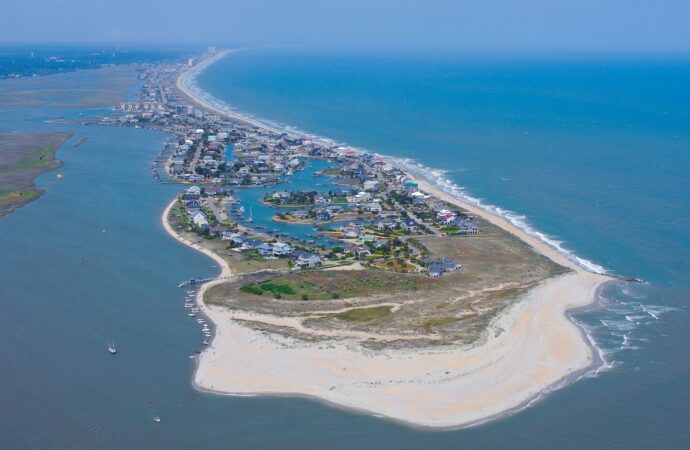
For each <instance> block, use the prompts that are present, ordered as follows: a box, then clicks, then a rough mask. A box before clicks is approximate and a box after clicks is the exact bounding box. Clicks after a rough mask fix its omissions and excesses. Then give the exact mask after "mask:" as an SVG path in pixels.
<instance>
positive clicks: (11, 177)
mask: <svg viewBox="0 0 690 450" xmlns="http://www.w3.org/2000/svg"><path fill="white" fill-rule="evenodd" d="M69 137H70V134H69V133H20V132H9V133H5V132H0V217H2V216H3V215H5V214H8V213H10V212H12V211H14V210H15V209H17V208H20V207H21V206H23V205H25V204H27V203H29V202H30V201H32V200H35V199H36V198H38V197H39V196H40V195H41V191H40V190H38V189H36V188H35V186H34V180H35V178H36V177H37V176H38V175H40V174H41V173H43V172H47V171H49V170H52V169H54V168H56V167H59V166H60V163H59V162H57V161H55V152H56V150H57V149H58V147H60V146H61V145H62V144H63V143H64V142H65V141H66V140H67V139H68V138H69Z"/></svg>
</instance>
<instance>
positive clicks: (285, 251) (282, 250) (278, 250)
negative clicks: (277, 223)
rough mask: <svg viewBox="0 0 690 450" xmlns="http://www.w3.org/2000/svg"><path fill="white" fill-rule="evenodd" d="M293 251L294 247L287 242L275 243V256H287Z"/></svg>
mask: <svg viewBox="0 0 690 450" xmlns="http://www.w3.org/2000/svg"><path fill="white" fill-rule="evenodd" d="M291 253H292V247H290V244H288V243H287V242H280V241H279V242H275V243H273V256H286V255H289V254H291Z"/></svg>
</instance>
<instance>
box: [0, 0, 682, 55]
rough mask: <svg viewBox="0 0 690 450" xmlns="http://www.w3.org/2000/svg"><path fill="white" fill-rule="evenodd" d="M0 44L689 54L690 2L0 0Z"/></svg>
mask: <svg viewBox="0 0 690 450" xmlns="http://www.w3.org/2000/svg"><path fill="white" fill-rule="evenodd" d="M0 11H2V14H0V42H3V43H17V42H55V43H63V42H118V43H126V42H132V43H171V44H176V43H185V42H188V43H202V44H207V43H214V44H218V45H223V44H227V43H253V44H278V45H296V46H310V47H325V48H355V49H357V48H400V49H404V48H411V47H413V48H418V49H450V50H459V51H480V52H481V51H500V52H510V51H542V52H559V51H560V52H647V53H648V52H652V53H654V52H664V53H668V52H689V51H690V0H667V1H664V0H658V1H641V0H627V1H624V0H615V1H610V0H578V1H558V0H513V1H508V0H473V1H466V0H456V1H452V0H425V1H419V0H344V1H334V0H293V1H290V0H251V1H250V0H137V1H135V0H88V1H86V0H0Z"/></svg>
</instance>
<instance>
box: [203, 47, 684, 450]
mask: <svg viewBox="0 0 690 450" xmlns="http://www.w3.org/2000/svg"><path fill="white" fill-rule="evenodd" d="M688 80H690V61H688V60H687V59H686V60H658V59H657V60H651V59H647V60H645V59H638V60H636V59H613V60H601V59H600V60H587V59H580V60H539V59H514V60H509V59H502V60H492V59H482V60H479V59H467V58H462V57H458V56H446V57H438V56H437V57H412V58H410V57H406V58H403V57H397V56H391V55H388V56H385V55H384V56H381V55H364V56H361V55H342V54H341V55H335V56H334V55H326V54H319V53H307V52H296V51H285V50H264V51H243V52H237V53H234V54H232V55H230V56H229V57H227V58H225V59H223V60H221V61H220V62H218V63H217V64H215V65H213V66H211V67H210V68H209V69H208V70H207V71H205V72H204V73H202V74H201V75H200V76H199V78H198V80H197V84H198V86H199V87H200V88H201V89H203V90H204V91H206V92H207V93H209V94H210V95H211V96H213V97H215V98H216V99H218V100H219V101H221V102H224V103H226V104H227V105H229V106H230V107H232V108H234V109H236V110H238V111H241V112H245V113H248V114H252V115H253V116H255V117H258V118H262V119H265V120H268V121H271V122H273V123H277V124H281V125H283V126H285V127H286V128H287V129H297V130H300V131H303V132H306V133H307V134H314V135H318V136H323V137H327V138H331V139H333V140H335V141H336V142H342V143H346V144H348V145H353V146H356V147H360V148H364V149H367V150H369V151H373V152H377V153H381V154H384V155H388V156H393V157H397V158H401V159H404V160H406V161H405V162H406V163H407V164H408V166H410V167H412V168H414V169H416V170H419V171H421V173H422V174H424V175H426V176H427V178H429V179H430V180H432V181H435V182H436V183H438V184H439V186H441V187H442V188H444V189H446V190H448V191H450V192H452V193H455V194H457V195H463V196H464V197H466V198H470V199H473V200H475V201H478V202H480V203H481V204H483V205H485V206H487V207H489V208H490V209H491V210H493V211H498V212H499V213H501V214H504V215H507V216H508V217H509V218H510V219H511V220H512V221H514V222H515V223H517V224H519V225H521V226H525V227H528V228H529V229H530V230H532V231H536V232H539V233H542V234H543V235H544V238H545V239H547V240H548V241H549V242H552V243H555V244H556V245H559V246H560V247H563V248H564V249H565V251H566V252H568V253H569V254H572V256H573V257H576V258H578V259H579V260H580V261H581V262H582V263H583V264H584V265H585V266H587V267H590V268H592V269H594V270H602V269H603V270H605V271H607V272H610V273H615V274H621V275H624V276H628V277H638V278H641V279H643V280H645V281H647V283H648V284H635V283H615V284H611V285H609V286H608V287H607V288H606V289H605V291H604V292H603V293H602V298H601V300H600V303H599V305H598V308H597V309H596V310H594V311H591V312H587V313H584V314H579V315H577V316H576V320H577V321H578V322H580V323H581V324H582V325H583V327H584V328H585V329H586V331H587V333H588V334H589V336H590V338H591V339H593V341H594V342H595V343H596V344H597V346H598V347H599V348H600V350H601V356H602V358H603V360H604V362H605V364H604V366H603V367H601V368H600V369H599V370H598V371H597V372H594V373H590V374H589V375H588V377H589V378H588V379H587V380H583V381H580V382H579V383H577V384H576V385H573V386H570V387H568V388H566V389H564V390H563V391H560V392H558V393H557V394H555V395H553V396H552V397H551V398H549V399H548V400H546V401H545V402H543V403H542V404H539V405H537V406H535V407H534V411H535V412H534V414H538V413H537V412H536V411H542V412H543V414H549V413H548V411H551V412H553V411H555V410H556V409H554V407H549V406H547V404H549V403H551V402H557V401H559V399H564V398H568V397H571V396H577V395H583V398H588V399H591V398H592V397H602V401H601V402H599V401H597V402H595V405H594V406H593V408H592V410H591V411H588V412H587V413H586V416H587V417H586V418H585V417H580V414H581V413H580V412H578V413H577V415H572V410H571V413H570V414H567V413H564V414H563V416H562V417H560V419H561V420H564V421H567V420H570V421H575V422H578V424H580V425H579V426H581V427H582V428H581V430H582V433H583V434H584V433H589V434H595V435H597V436H599V435H602V436H604V435H605V436H606V437H607V438H608V439H611V441H610V442H611V443H617V444H620V445H625V446H626V447H630V446H635V445H637V444H638V443H639V439H640V438H641V437H642V436H646V437H650V438H651V437H652V436H653V435H656V437H654V439H657V440H658V442H663V443H666V444H668V445H672V444H673V443H674V440H673V438H674V437H676V438H678V437H680V436H682V433H684V432H687V431H688V426H687V424H684V423H683V422H680V421H679V420H678V417H679V416H683V415H684V414H685V413H687V412H688V411H690V391H689V390H688V387H690V363H688V359H689V358H688V355H689V354H690V352H689V351H688V345H689V344H690V332H688V325H690V320H689V317H688V305H689V304H690V259H689V258H688V256H689V255H690V90H689V89H688V88H687V81H688ZM607 399H608V400H607ZM557 410H558V411H559V412H563V411H566V410H567V409H566V408H563V404H560V406H559V408H558V409H557ZM595 411H601V414H602V415H603V416H604V417H602V416H600V415H598V414H596V412H595ZM531 413H533V412H532V411H528V412H525V413H522V414H521V416H522V417H525V416H529V414H531ZM556 416H559V414H556ZM521 420H526V419H522V418H511V419H508V420H507V421H506V422H511V421H521ZM550 420H555V419H554V418H551V419H550ZM633 425H634V426H633ZM492 426H496V425H489V426H487V428H491V427H492ZM626 426H630V427H631V430H629V432H627V433H629V434H626V433H621V429H624V428H626ZM570 427H572V425H570V426H569V428H570ZM633 428H634V429H633ZM585 430H588V431H585ZM609 430H610V431H609ZM662 431H663V433H661V432H662ZM657 433H661V435H658V434H657ZM542 437H543V435H542ZM666 438H668V440H667V441H665V440H664V439H666ZM619 439H620V440H619ZM675 442H679V441H675Z"/></svg>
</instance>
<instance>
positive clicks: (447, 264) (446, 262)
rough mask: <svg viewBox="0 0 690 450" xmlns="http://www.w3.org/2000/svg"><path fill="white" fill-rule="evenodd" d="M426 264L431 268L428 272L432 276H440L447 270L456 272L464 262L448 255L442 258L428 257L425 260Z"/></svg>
mask: <svg viewBox="0 0 690 450" xmlns="http://www.w3.org/2000/svg"><path fill="white" fill-rule="evenodd" d="M424 264H425V265H426V266H427V267H428V268H429V272H428V273H429V276H430V277H431V278H438V277H440V276H442V275H443V274H445V273H446V272H455V271H456V270H460V269H461V268H462V264H460V263H458V262H456V261H453V260H452V259H450V258H448V257H447V256H444V257H443V258H441V259H427V260H425V261H424Z"/></svg>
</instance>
